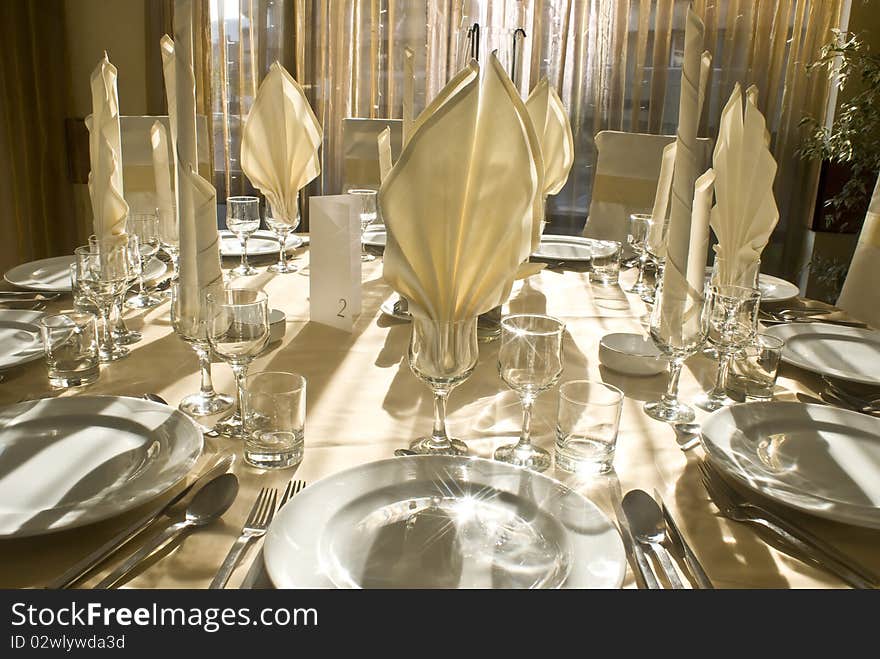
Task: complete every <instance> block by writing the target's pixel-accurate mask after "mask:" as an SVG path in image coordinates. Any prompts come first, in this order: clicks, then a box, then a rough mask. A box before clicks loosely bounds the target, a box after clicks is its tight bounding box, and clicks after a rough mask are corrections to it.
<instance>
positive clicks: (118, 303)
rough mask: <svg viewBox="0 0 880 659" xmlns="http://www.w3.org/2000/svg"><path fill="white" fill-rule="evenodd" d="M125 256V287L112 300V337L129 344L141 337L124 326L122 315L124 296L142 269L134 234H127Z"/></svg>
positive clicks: (139, 275) (135, 281) (123, 343)
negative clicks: (113, 314)
mask: <svg viewBox="0 0 880 659" xmlns="http://www.w3.org/2000/svg"><path fill="white" fill-rule="evenodd" d="M127 240H128V243H127V249H126V256H127V257H128V270H127V273H128V274H127V276H126V279H125V288H123V289H122V291H121V292H120V293H119V295H118V296H116V299H115V300H114V301H113V312H114V313H115V314H116V324H115V326H114V327H113V339H114V340H115V341H116V343H118V344H119V345H124V346H129V345H131V344H133V343H137V342H138V341H140V340H141V339H142V338H143V337H142V336H141V333H140V332H136V331H134V330H130V329H128V327H126V326H125V318H124V317H123V315H122V314H123V313H124V309H125V296H126V294H127V293H128V291H129V290H131V288H132V286H134V285H135V284H136V283H137V282H138V280H139V279H140V278H141V273H142V272H143V269H142V267H141V263H142V262H141V255H140V241H139V240H138V237H137V236H136V235H134V234H131V233H130V234H127Z"/></svg>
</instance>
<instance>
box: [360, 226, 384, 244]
mask: <svg viewBox="0 0 880 659" xmlns="http://www.w3.org/2000/svg"><path fill="white" fill-rule="evenodd" d="M387 241H388V236H387V234H386V233H385V225H384V224H371V225H370V226H368V227H367V229H366V231H364V235H363V237H362V238H361V242H362V243H363V244H364V245H368V246H370V247H385V243H386V242H387Z"/></svg>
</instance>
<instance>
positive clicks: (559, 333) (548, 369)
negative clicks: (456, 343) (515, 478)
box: [495, 314, 565, 471]
mask: <svg viewBox="0 0 880 659" xmlns="http://www.w3.org/2000/svg"><path fill="white" fill-rule="evenodd" d="M564 334H565V325H564V324H563V323H562V321H561V320H558V319H556V318H553V317H551V316H541V315H529V314H519V315H514V316H507V317H506V318H502V320H501V346H500V347H499V349H498V372H499V373H500V374H501V379H502V380H504V384H506V385H507V386H508V387H510V388H511V389H513V390H514V391H515V392H516V393H517V394H519V397H520V400H521V401H522V408H523V421H522V432H521V433H520V436H519V441H518V442H517V443H516V444H510V445H508V446H502V447H500V448H499V449H497V450H496V451H495V459H496V460H500V461H501V462H508V463H510V464H514V465H518V466H521V467H528V468H529V469H533V470H534V471H546V470H547V469H548V468H549V467H550V453H549V452H548V451H545V450H544V449H542V448H539V447H537V446H533V445H532V443H531V427H532V405H533V404H534V402H535V399H536V398H537V397H538V395H539V394H541V393H542V392H544V391H546V390H547V389H550V388H551V387H553V386H554V385H555V384H556V383H557V382H559V377H560V376H561V375H562V337H563V336H564Z"/></svg>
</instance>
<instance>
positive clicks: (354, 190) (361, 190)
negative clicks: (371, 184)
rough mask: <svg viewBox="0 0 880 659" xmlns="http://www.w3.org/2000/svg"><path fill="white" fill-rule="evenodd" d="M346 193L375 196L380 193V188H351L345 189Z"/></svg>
mask: <svg viewBox="0 0 880 659" xmlns="http://www.w3.org/2000/svg"><path fill="white" fill-rule="evenodd" d="M345 194H356V195H363V196H365V197H366V196H373V195H377V194H379V191H378V190H373V189H372V188H349V189H347V190H346V191H345Z"/></svg>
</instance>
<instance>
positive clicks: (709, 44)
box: [206, 0, 846, 273]
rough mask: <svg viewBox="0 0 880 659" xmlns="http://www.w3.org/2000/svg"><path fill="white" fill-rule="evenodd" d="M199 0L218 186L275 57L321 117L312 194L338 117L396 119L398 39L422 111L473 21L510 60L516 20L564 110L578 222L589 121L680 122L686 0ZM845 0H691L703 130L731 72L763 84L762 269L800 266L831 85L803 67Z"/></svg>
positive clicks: (333, 186)
mask: <svg viewBox="0 0 880 659" xmlns="http://www.w3.org/2000/svg"><path fill="white" fill-rule="evenodd" d="M206 1H209V2H210V20H211V26H210V27H211V32H210V34H211V53H212V57H211V67H212V74H211V80H212V84H213V88H212V92H211V102H212V109H213V116H214V139H215V156H214V161H215V170H216V174H215V181H216V182H217V188H218V192H219V195H220V196H221V197H222V196H223V195H224V193H226V194H235V193H240V192H242V191H244V190H246V189H247V188H248V184H247V181H246V180H245V179H244V177H243V176H242V175H241V172H240V169H239V167H238V155H239V151H240V145H241V143H240V133H241V131H240V126H241V120H242V118H243V117H245V116H246V114H247V111H248V110H249V108H250V104H251V103H252V102H253V96H254V94H255V90H256V88H257V86H258V84H259V81H260V80H261V79H262V76H263V75H264V74H265V72H266V71H267V70H268V66H269V65H270V64H271V62H272V61H273V60H275V59H278V60H279V61H281V62H282V63H283V64H285V66H287V68H288V69H289V70H290V71H291V73H293V75H294V76H295V77H296V78H297V80H298V81H299V82H300V83H301V84H302V85H303V87H304V88H305V90H306V93H307V94H308V96H309V99H310V101H311V102H312V104H313V107H314V109H315V112H316V114H317V116H318V119H319V120H320V121H321V124H322V125H323V127H324V145H323V154H324V157H323V162H324V168H323V171H322V174H321V176H320V178H319V179H318V180H317V181H315V182H314V183H313V184H312V186H310V190H309V191H310V192H311V193H312V194H333V193H338V192H339V191H340V187H341V184H342V158H341V157H340V154H341V152H342V121H341V120H342V119H343V118H346V117H367V118H383V117H393V118H399V117H401V109H402V98H401V97H402V91H403V81H402V72H403V52H404V48H406V47H409V48H411V49H412V50H413V52H414V56H415V71H416V83H415V90H416V91H415V110H416V112H418V111H419V110H421V108H423V107H424V105H425V102H426V101H428V100H430V99H431V98H432V97H433V96H434V95H435V94H436V93H437V91H438V90H439V89H441V88H442V87H443V85H444V84H445V83H446V81H447V80H448V79H449V77H450V76H451V75H452V74H453V73H455V71H456V70H457V69H458V68H459V67H460V66H461V65H462V64H463V62H464V61H465V57H466V55H467V53H468V52H469V51H468V49H467V45H468V44H467V43H466V41H467V35H468V32H469V29H470V28H471V27H472V26H473V24H474V23H476V24H478V25H479V26H480V30H479V31H480V35H481V36H480V59H485V57H486V56H487V53H489V52H490V51H491V50H494V49H498V51H499V55H500V57H501V59H502V62H503V63H505V65H506V66H508V67H512V61H511V60H512V49H513V45H512V44H513V34H514V30H516V29H517V28H522V29H523V30H524V31H525V33H526V37H525V39H524V41H523V46H522V52H521V53H518V55H519V60H520V61H521V62H523V63H524V65H523V66H522V67H521V71H518V72H517V77H516V82H517V84H518V86H519V87H520V89H521V91H522V92H523V93H524V94H525V93H527V92H528V90H529V89H530V88H531V87H532V86H534V84H535V83H536V82H537V81H538V80H539V79H540V78H541V77H543V76H547V77H549V79H550V81H551V82H552V83H553V84H554V85H555V86H556V88H557V90H558V92H559V93H560V96H561V97H562V99H563V102H564V103H565V105H566V107H567V109H568V111H569V114H570V117H571V120H572V127H573V130H574V135H575V144H576V146H575V150H576V161H575V166H574V168H573V170H572V175H571V177H570V179H569V183H568V184H567V185H566V187H565V189H564V190H563V191H562V192H561V193H560V194H559V195H557V196H556V198H555V199H553V200H552V202H551V209H550V210H551V213H552V214H553V215H554V217H558V218H562V219H563V220H564V219H565V218H570V221H571V224H572V227H573V228H574V227H576V226H579V225H582V223H583V220H584V218H585V216H586V212H587V209H588V207H589V200H590V190H591V186H592V180H593V167H594V165H595V153H596V151H595V145H594V143H593V137H594V135H595V134H596V132H598V131H600V130H603V129H615V130H625V131H640V132H650V133H661V134H672V133H674V132H675V127H676V124H677V116H676V114H677V109H678V90H679V80H680V76H681V69H680V62H681V57H682V48H683V38H684V16H685V12H686V9H687V6H688V4H690V2H691V0H206ZM845 1H846V0H693V5H694V8H695V10H696V11H697V12H698V13H699V14H700V15H701V16H702V17H703V19H704V21H705V23H706V43H705V46H706V48H707V49H708V50H710V51H711V52H712V54H713V71H712V75H711V81H710V82H711V85H710V88H709V94H708V101H707V107H706V112H705V114H704V117H703V122H702V126H701V132H700V134H701V136H708V137H712V136H714V135H715V134H717V127H718V120H719V116H720V111H721V108H722V106H723V104H724V102H725V101H726V99H727V97H728V95H729V94H730V91H731V89H732V88H733V85H734V83H735V82H736V81H739V82H740V83H742V84H743V85H750V84H753V83H754V84H756V85H757V86H758V88H759V90H760V98H759V105H760V107H761V109H762V111H763V112H764V113H765V115H766V116H767V120H768V125H769V128H770V131H771V134H772V139H773V142H772V148H773V152H774V155H775V156H776V158H777V161H778V162H779V165H780V169H779V174H778V176H777V184H776V194H777V201H778V203H779V206H780V211H781V217H782V220H781V221H780V225H779V228H778V229H777V232H776V235H775V236H774V241H773V243H772V244H771V247H770V248H769V249H768V251H767V252H766V253H765V262H766V265H767V267H768V268H769V269H770V270H776V271H779V272H788V273H791V272H792V271H793V270H794V269H795V267H796V261H797V258H798V256H799V254H800V241H801V239H802V238H803V236H804V235H805V233H806V228H807V226H808V222H809V217H810V216H811V213H812V203H813V199H814V197H815V194H814V193H815V190H816V185H817V181H818V166H817V165H816V164H815V163H808V162H804V161H801V160H800V159H799V158H798V156H797V153H796V150H797V146H798V143H799V141H800V136H801V128H800V127H799V123H800V120H801V118H802V117H803V115H804V114H807V113H808V114H811V115H812V116H814V117H816V118H818V119H819V120H822V119H823V117H824V116H825V114H826V109H827V105H828V95H829V82H828V80H827V78H826V77H825V76H821V75H808V74H807V71H806V66H807V65H808V64H809V63H810V62H811V61H812V60H813V59H814V58H815V57H816V56H817V54H818V52H819V49H820V47H821V45H822V43H823V42H825V41H827V40H828V39H829V38H830V37H831V29H832V28H835V27H838V26H839V25H840V20H841V14H842V10H843V6H844V3H845ZM510 70H512V68H511V69H510ZM563 223H564V222H563Z"/></svg>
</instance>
